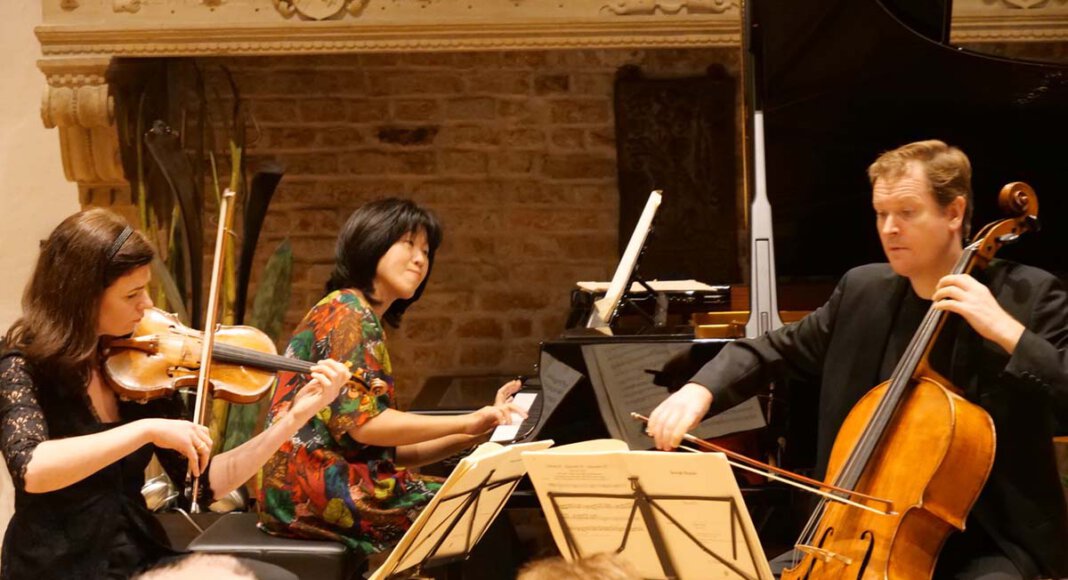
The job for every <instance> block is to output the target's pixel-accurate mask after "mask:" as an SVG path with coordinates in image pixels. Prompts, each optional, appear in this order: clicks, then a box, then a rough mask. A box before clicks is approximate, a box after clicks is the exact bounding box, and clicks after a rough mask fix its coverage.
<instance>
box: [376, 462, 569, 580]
mask: <svg viewBox="0 0 1068 580" xmlns="http://www.w3.org/2000/svg"><path fill="white" fill-rule="evenodd" d="M550 445H552V441H535V442H532V443H523V444H517V445H511V446H508V447H502V446H500V445H498V444H496V443H484V444H482V445H480V446H479V447H478V449H476V450H475V451H474V452H472V453H471V455H469V456H467V457H465V458H463V459H462V460H460V463H459V464H458V465H457V466H456V469H454V470H453V472H452V474H451V475H450V476H449V478H448V479H446V480H445V483H443V484H442V486H441V489H439V490H438V493H437V494H436V495H435V496H434V498H433V499H432V500H431V501H430V503H428V504H427V506H426V507H425V508H423V511H422V512H421V513H420V514H419V517H418V518H416V520H415V522H413V523H412V526H411V528H409V529H408V532H407V533H406V534H405V535H404V537H403V538H401V540H400V542H398V543H397V546H396V547H395V548H394V549H393V552H391V553H390V555H389V557H388V558H386V561H385V562H383V564H382V566H381V567H379V568H378V569H377V570H375V572H374V574H372V575H371V580H379V579H384V578H394V577H412V576H416V575H422V574H423V573H424V572H425V571H426V570H427V569H430V568H434V567H438V566H443V565H446V564H450V563H453V562H457V561H461V560H465V559H467V557H468V556H469V555H470V553H471V550H472V549H474V547H475V545H476V544H477V543H478V541H479V540H480V539H481V538H482V536H483V535H484V534H485V533H486V530H487V529H488V528H489V526H490V524H491V523H493V520H494V519H496V518H497V515H498V514H500V512H501V510H502V509H503V508H504V504H505V503H506V502H507V501H508V498H509V497H510V496H511V495H512V492H513V491H514V490H515V487H516V485H517V484H518V483H519V480H520V479H522V478H523V475H524V474H525V473H526V472H525V470H524V468H523V462H522V459H521V458H520V453H521V452H522V451H530V450H543V449H546V448H548V447H549V446H550Z"/></svg>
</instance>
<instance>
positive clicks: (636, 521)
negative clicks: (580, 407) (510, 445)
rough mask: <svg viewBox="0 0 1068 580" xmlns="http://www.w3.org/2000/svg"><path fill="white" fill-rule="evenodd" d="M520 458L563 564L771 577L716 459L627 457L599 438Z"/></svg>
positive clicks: (650, 573)
mask: <svg viewBox="0 0 1068 580" xmlns="http://www.w3.org/2000/svg"><path fill="white" fill-rule="evenodd" d="M569 447H570V448H571V449H569ZM523 460H524V462H525V463H526V464H527V469H528V471H529V473H530V477H531V480H532V481H533V482H534V487H535V489H536V490H537V492H538V497H539V499H540V500H541V504H542V508H543V510H544V511H545V512H546V520H547V522H548V524H549V528H550V530H551V531H552V532H553V537H554V539H555V540H556V544H557V546H558V547H559V549H560V552H561V553H562V554H563V555H564V557H565V558H567V559H568V560H575V559H579V558H584V557H588V556H592V555H594V554H596V553H600V552H610V553H617V554H620V555H621V556H622V557H624V558H626V559H627V560H629V561H630V563H631V564H633V565H634V566H635V567H636V568H637V570H638V572H639V573H640V574H642V576H643V577H645V578H667V579H680V580H688V579H690V578H711V577H715V578H740V579H744V580H770V579H771V578H772V576H771V570H770V568H769V567H768V563H767V560H766V558H765V557H764V551H763V548H762V547H761V546H760V541H759V540H758V539H757V535H756V530H755V529H754V527H753V524H752V521H751V520H750V518H749V514H748V512H747V511H746V510H745V506H744V503H743V500H742V496H741V493H740V492H739V490H738V486H737V484H736V483H735V480H734V475H733V474H732V472H731V470H730V467H729V465H728V464H727V461H726V459H725V458H724V457H723V456H722V455H721V454H696V455H691V454H679V453H662V452H647V451H628V450H627V449H626V446H625V444H624V443H623V442H621V441H618V440H601V441H589V442H583V443H578V444H575V445H572V446H564V447H561V448H557V449H552V450H548V451H543V452H537V453H527V454H524V457H523Z"/></svg>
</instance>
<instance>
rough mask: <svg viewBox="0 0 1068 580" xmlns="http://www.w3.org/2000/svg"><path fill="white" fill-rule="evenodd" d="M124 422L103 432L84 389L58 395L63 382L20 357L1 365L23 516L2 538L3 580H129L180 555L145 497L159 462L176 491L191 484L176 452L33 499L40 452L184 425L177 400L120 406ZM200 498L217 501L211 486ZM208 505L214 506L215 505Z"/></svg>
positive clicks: (6, 451)
mask: <svg viewBox="0 0 1068 580" xmlns="http://www.w3.org/2000/svg"><path fill="white" fill-rule="evenodd" d="M119 415H120V417H121V418H122V419H121V421H120V422H117V423H107V424H105V423H101V422H100V421H99V420H98V419H97V417H96V415H95V412H94V411H93V407H92V403H91V402H90V400H89V397H88V394H87V392H86V390H85V389H84V388H79V389H62V388H57V385H56V380H55V379H49V378H45V375H44V373H40V372H35V371H34V370H33V368H32V366H31V364H30V363H29V362H28V361H27V360H26V359H25V358H23V357H22V356H21V355H19V353H8V354H6V355H4V357H3V358H2V359H0V451H2V452H3V455H4V459H5V460H6V461H7V465H8V468H9V469H10V471H11V478H12V481H13V482H14V484H15V515H14V517H13V518H12V519H11V522H10V524H9V525H8V528H7V533H6V534H5V536H4V544H3V554H2V556H0V579H8V578H12V579H14V578H18V579H22V578H31V579H33V580H46V579H49V578H85V579H96V578H128V577H129V576H131V575H132V574H134V573H135V572H137V571H138V570H141V569H143V568H145V567H147V566H150V565H152V564H154V563H156V562H158V561H159V560H160V559H162V558H165V557H169V556H174V555H177V554H180V552H177V551H175V550H173V549H172V548H171V547H170V545H169V542H168V540H167V536H166V534H165V533H164V531H163V528H162V527H161V526H160V524H159V522H157V521H156V519H155V518H154V517H153V516H152V514H151V513H150V512H149V511H148V508H147V507H146V505H145V500H144V498H143V497H142V495H141V487H142V485H144V481H145V477H144V471H145V467H146V466H147V465H148V462H149V461H150V460H151V458H152V454H153V453H156V455H157V457H159V460H160V463H161V464H162V465H163V467H164V469H165V470H166V471H167V473H168V475H170V477H171V478H172V479H173V480H174V481H176V482H182V481H184V478H185V472H186V468H187V462H186V459H185V458H184V457H183V456H182V455H180V454H179V453H177V452H175V451H172V450H166V449H159V448H157V447H155V446H153V445H145V446H143V447H141V448H140V449H138V450H137V451H135V452H133V453H131V454H129V455H127V456H126V457H124V458H123V459H122V460H120V461H117V462H115V463H112V464H111V465H108V466H107V467H105V468H104V469H101V470H100V471H98V472H96V473H94V474H93V475H91V476H89V477H87V478H85V479H83V480H81V481H79V482H77V483H75V484H73V485H70V486H68V487H66V488H63V489H60V490H56V491H52V492H48V493H39V494H35V493H28V492H26V491H25V475H26V466H27V465H28V464H29V461H30V458H31V457H32V455H33V450H34V449H35V448H36V447H37V445H38V444H40V443H42V442H44V441H47V440H49V439H59V438H63V437H73V436H79V435H89V434H93V433H98V432H101V431H104V430H107V429H111V428H113V427H116V426H119V425H122V424H125V423H128V422H131V421H135V420H138V419H142V418H148V417H162V418H179V417H180V416H181V406H180V402H179V401H178V400H177V399H174V398H169V399H158V400H156V401H152V402H150V403H147V404H138V403H130V402H120V403H119ZM70 460H71V461H72V462H75V461H78V458H77V457H71V458H70ZM201 490H202V492H203V493H204V495H205V496H206V495H208V494H210V485H208V482H207V479H206V478H205V479H203V480H202V484H201ZM202 501H203V502H204V504H203V505H207V504H208V503H210V501H211V498H210V497H204V498H203V499H202Z"/></svg>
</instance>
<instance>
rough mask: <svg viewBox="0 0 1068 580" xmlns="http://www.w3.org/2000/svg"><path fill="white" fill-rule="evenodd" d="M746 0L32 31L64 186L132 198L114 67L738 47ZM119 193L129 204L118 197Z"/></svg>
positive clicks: (1004, 26)
mask: <svg viewBox="0 0 1068 580" xmlns="http://www.w3.org/2000/svg"><path fill="white" fill-rule="evenodd" d="M741 2H742V0H556V1H548V0H42V4H43V13H44V19H43V24H42V25H41V26H40V27H38V28H37V36H38V38H39V39H40V42H41V48H42V53H43V58H42V60H41V61H40V64H39V66H40V68H41V70H42V72H43V73H44V74H45V76H46V77H47V82H48V88H47V89H46V93H45V95H44V98H43V101H42V109H41V111H42V119H43V121H44V124H45V125H46V126H47V127H49V128H51V127H56V128H58V129H59V134H60V146H61V148H62V153H63V164H64V171H65V173H66V176H67V178H68V179H70V180H71V181H75V182H77V183H78V184H79V190H80V192H81V198H82V202H83V204H84V203H87V202H88V199H90V197H91V195H92V192H93V191H94V190H95V191H107V192H110V193H109V195H112V196H115V195H120V196H121V195H127V196H128V189H129V186H128V184H127V182H126V179H125V177H124V176H123V172H122V167H121V163H120V159H119V153H118V138H117V133H116V127H115V121H114V111H113V102H112V97H111V95H110V91H109V86H108V81H107V73H108V70H109V67H111V65H112V63H113V59H115V58H133V59H136V58H139V57H171V56H174V57H177V56H205V57H208V56H239V55H261V56H263V55H276V54H277V55H281V54H327V53H356V52H415V51H487V50H508V51H512V50H554V49H587V48H687V47H709V46H737V45H738V44H739V40H740V30H739V18H740V13H741ZM953 36H954V40H955V41H958V42H1025V41H1062V40H1066V39H1068V0H956V2H954V29H953ZM124 191H125V194H124V193H123V192H124Z"/></svg>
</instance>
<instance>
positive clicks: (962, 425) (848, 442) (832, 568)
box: [782, 182, 1038, 580]
mask: <svg viewBox="0 0 1068 580" xmlns="http://www.w3.org/2000/svg"><path fill="white" fill-rule="evenodd" d="M998 201H999V205H1000V207H1001V209H1002V211H1004V212H1005V213H1007V214H1008V215H1010V216H1011V217H1009V218H1008V219H1003V220H1000V221H997V222H994V223H992V224H988V225H987V226H986V227H985V228H983V229H982V230H981V231H980V232H979V234H978V235H977V236H976V237H975V240H974V241H973V242H972V243H970V244H968V245H967V246H966V247H965V248H964V251H963V252H962V254H961V257H960V259H959V260H958V261H957V263H956V265H955V266H954V268H953V270H952V272H951V273H952V274H967V273H969V272H971V271H972V270H973V269H974V268H976V267H982V266H985V265H986V264H987V263H989V261H990V260H991V259H993V257H994V254H995V252H997V250H998V249H999V248H1001V247H1002V246H1004V245H1005V244H1008V243H1011V242H1014V241H1016V240H1017V239H1018V238H1019V237H1020V235H1022V234H1023V233H1025V232H1027V231H1030V230H1034V229H1037V226H1038V198H1037V197H1036V196H1035V192H1034V190H1032V189H1031V187H1030V186H1028V185H1027V184H1025V183H1020V182H1015V183H1010V184H1008V185H1006V186H1005V187H1004V188H1002V190H1001V193H1000V196H999V200H998ZM945 321H946V317H945V311H942V310H937V309H935V308H934V307H932V308H931V309H930V310H929V311H928V312H927V315H926V316H925V317H924V319H923V322H922V323H921V324H920V327H919V329H918V330H917V331H916V334H915V335H914V336H913V338H912V341H911V342H910V343H909V345H908V348H907V349H906V350H905V353H904V355H903V356H902V357H901V360H900V361H899V362H898V365H897V367H896V368H895V370H894V373H893V374H892V375H891V377H890V379H889V380H888V381H886V382H885V383H883V384H881V385H878V386H877V387H875V388H873V389H872V390H871V391H869V392H868V393H867V394H866V395H865V396H864V397H863V398H861V400H860V401H859V402H858V403H857V404H856V405H855V406H854V407H853V409H852V410H850V412H849V415H848V416H847V417H846V419H845V421H844V422H843V423H842V426H841V428H840V429H839V431H838V435H837V436H836V438H835V441H834V446H833V448H832V450H831V455H830V460H829V463H828V468H827V478H826V481H827V483H828V484H831V485H833V486H834V487H835V488H844V489H847V490H852V491H855V492H862V493H865V494H869V495H872V496H878V497H882V498H886V499H888V500H889V501H891V502H892V509H891V510H889V512H888V513H884V514H873V513H870V512H868V511H858V510H857V509H855V508H854V507H853V506H850V505H847V504H843V503H841V502H835V503H831V502H828V501H827V500H826V499H822V500H821V501H820V502H819V504H818V506H817V508H816V510H815V511H814V512H813V514H812V516H811V518H810V519H809V522H808V524H807V525H806V526H805V529H804V531H803V532H802V536H801V538H800V539H799V541H798V542H797V545H796V548H797V549H798V550H799V551H800V552H801V553H802V554H803V556H802V557H801V559H800V561H799V562H798V563H797V564H796V565H795V566H793V567H792V568H789V569H787V570H784V571H783V573H782V578H783V579H787V580H792V579H815V578H847V577H848V578H930V577H931V575H932V574H933V572H934V566H935V563H936V561H937V559H938V553H939V552H940V551H941V549H942V545H943V544H944V543H945V540H946V538H947V537H948V535H949V534H950V533H951V532H953V531H956V530H963V529H964V522H965V519H966V518H967V516H968V512H969V511H971V508H972V505H973V504H974V503H975V501H976V499H978V497H979V492H980V491H981V490H982V489H983V486H984V485H985V484H986V479H987V477H988V476H989V475H990V470H991V468H992V467H993V464H994V449H995V440H996V435H995V431H994V423H993V420H992V419H991V418H990V415H989V414H987V412H986V411H985V410H983V409H982V408H981V407H979V406H978V405H976V404H974V403H972V402H970V401H968V400H966V399H965V398H964V397H962V396H961V395H960V390H959V389H958V388H957V387H955V386H954V385H953V384H951V383H950V382H949V381H948V380H947V379H946V378H945V377H943V376H941V375H940V374H939V373H937V372H936V371H935V370H934V369H932V368H931V366H930V362H929V355H930V353H931V349H932V346H933V345H934V343H935V341H936V339H937V338H938V335H939V334H940V332H941V330H942V328H943V327H944V325H945ZM835 493H837V492H835Z"/></svg>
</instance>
